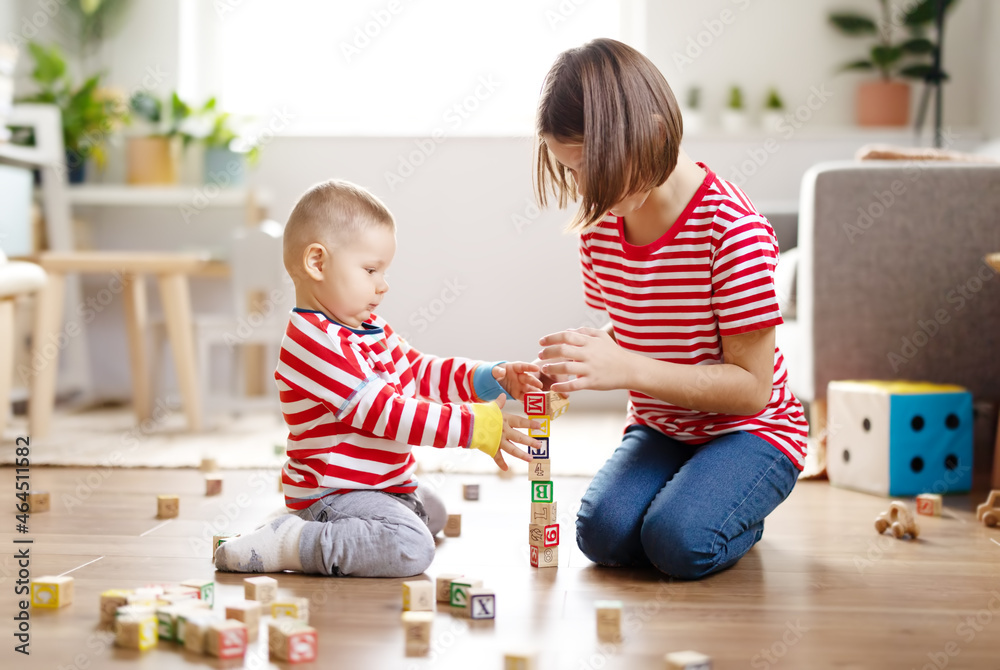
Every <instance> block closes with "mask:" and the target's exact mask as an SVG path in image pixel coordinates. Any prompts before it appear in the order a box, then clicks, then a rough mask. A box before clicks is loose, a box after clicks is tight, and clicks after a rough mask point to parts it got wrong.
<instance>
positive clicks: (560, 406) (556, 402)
mask: <svg viewBox="0 0 1000 670" xmlns="http://www.w3.org/2000/svg"><path fill="white" fill-rule="evenodd" d="M546 400H547V402H548V405H549V411H548V415H549V418H551V419H557V418H559V417H560V416H562V415H563V414H565V413H566V410H568V409H569V398H567V397H565V396H564V395H563V394H562V393H556V392H555V391H549V392H548V394H546Z"/></svg>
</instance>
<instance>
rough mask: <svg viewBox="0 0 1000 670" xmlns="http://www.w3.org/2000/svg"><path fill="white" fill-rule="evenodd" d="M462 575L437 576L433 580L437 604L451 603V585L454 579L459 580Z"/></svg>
mask: <svg viewBox="0 0 1000 670" xmlns="http://www.w3.org/2000/svg"><path fill="white" fill-rule="evenodd" d="M462 577H463V575H459V574H444V575H438V577H437V579H436V580H435V584H436V588H435V590H436V592H437V601H438V602H439V603H451V583H452V582H453V581H455V580H456V579H461V578H462Z"/></svg>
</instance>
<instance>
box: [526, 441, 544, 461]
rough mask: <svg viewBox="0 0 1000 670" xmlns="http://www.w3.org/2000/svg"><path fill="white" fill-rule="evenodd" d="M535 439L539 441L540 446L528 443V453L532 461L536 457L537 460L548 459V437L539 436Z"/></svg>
mask: <svg viewBox="0 0 1000 670" xmlns="http://www.w3.org/2000/svg"><path fill="white" fill-rule="evenodd" d="M536 439H537V440H538V441H539V442H540V443H541V446H540V447H533V446H531V445H528V454H529V455H530V456H531V458H532V462H534V459H536V458H537V459H539V460H548V459H549V438H547V437H539V438H536ZM529 465H530V464H529Z"/></svg>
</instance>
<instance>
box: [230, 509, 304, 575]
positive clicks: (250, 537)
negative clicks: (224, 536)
mask: <svg viewBox="0 0 1000 670" xmlns="http://www.w3.org/2000/svg"><path fill="white" fill-rule="evenodd" d="M305 525H306V522H305V520H304V519H302V518H301V517H298V516H295V515H294V514H285V515H283V516H279V517H278V518H277V519H275V520H273V521H271V522H269V523H266V524H264V525H263V526H261V527H260V528H258V529H256V530H255V531H253V532H251V533H244V534H243V535H240V536H239V537H234V538H233V539H231V540H227V541H226V542H224V543H223V544H222V545H220V546H219V548H218V549H216V550H215V567H216V569H218V570H222V571H225V572H281V571H282V570H298V571H300V572H301V571H302V561H301V559H299V536H300V535H301V534H302V527H303V526H305Z"/></svg>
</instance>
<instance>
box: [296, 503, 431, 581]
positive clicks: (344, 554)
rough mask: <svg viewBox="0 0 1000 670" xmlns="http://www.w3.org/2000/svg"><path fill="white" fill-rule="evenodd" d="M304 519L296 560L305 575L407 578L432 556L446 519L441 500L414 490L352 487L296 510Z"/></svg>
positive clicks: (426, 563)
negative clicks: (345, 491)
mask: <svg viewBox="0 0 1000 670" xmlns="http://www.w3.org/2000/svg"><path fill="white" fill-rule="evenodd" d="M295 514H297V515H298V516H300V517H302V518H303V519H305V520H306V522H307V523H306V525H305V526H304V527H303V528H302V535H301V536H300V538H299V558H300V559H301V560H302V569H303V571H304V572H306V573H308V574H319V575H333V576H334V577H411V576H413V575H419V574H421V573H423V572H424V571H425V570H426V569H427V568H428V567H429V566H430V564H431V561H432V560H434V535H436V534H437V533H438V532H439V531H440V530H441V529H442V528H444V524H445V521H447V513H446V512H445V507H444V503H442V502H441V499H440V498H438V497H437V496H436V495H435V494H433V493H431V491H430V490H429V489H427V488H421V487H419V486H418V488H417V492H416V493H407V494H399V493H385V492H383V491H351V492H350V493H343V494H340V495H331V496H326V497H325V498H323V499H321V500H317V501H316V502H315V503H313V504H312V505H311V506H310V507H308V508H306V509H304V510H301V511H299V512H295Z"/></svg>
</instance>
